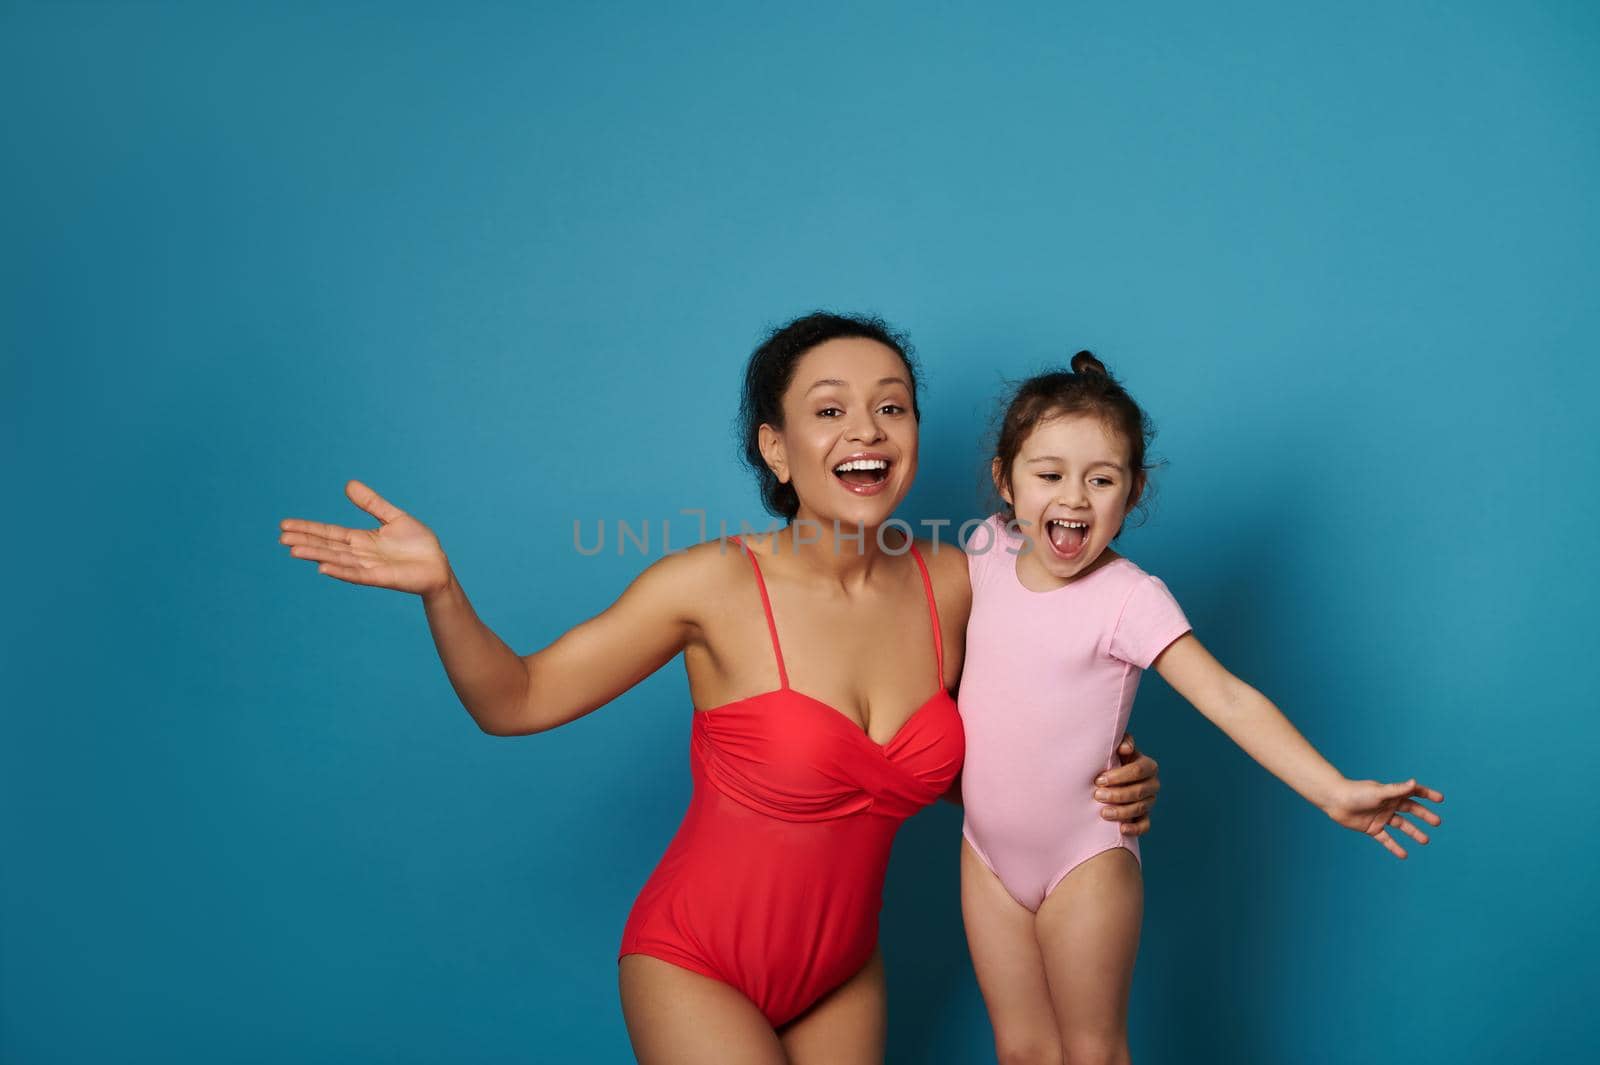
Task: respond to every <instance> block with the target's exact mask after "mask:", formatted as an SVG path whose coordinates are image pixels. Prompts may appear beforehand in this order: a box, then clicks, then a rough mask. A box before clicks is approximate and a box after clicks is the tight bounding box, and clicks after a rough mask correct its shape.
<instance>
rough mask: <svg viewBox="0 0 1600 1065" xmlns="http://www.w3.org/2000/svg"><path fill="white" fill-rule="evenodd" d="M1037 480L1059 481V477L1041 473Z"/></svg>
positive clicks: (1058, 475) (1053, 474)
mask: <svg viewBox="0 0 1600 1065" xmlns="http://www.w3.org/2000/svg"><path fill="white" fill-rule="evenodd" d="M1039 479H1040V480H1043V481H1059V480H1061V475H1060V474H1059V473H1041V474H1040V475H1039Z"/></svg>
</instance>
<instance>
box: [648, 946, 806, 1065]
mask: <svg viewBox="0 0 1600 1065" xmlns="http://www.w3.org/2000/svg"><path fill="white" fill-rule="evenodd" d="M617 983H618V986H619V988H620V990H621V992H622V1017H623V1020H624V1021H625V1022H626V1023H627V1025H628V1038H629V1039H630V1040H631V1041H632V1042H633V1054H634V1057H636V1058H638V1059H639V1065H703V1063H706V1062H716V1063H718V1065H721V1063H723V1062H726V1063H728V1065H788V1059H787V1058H786V1057H785V1055H784V1051H783V1045H782V1044H781V1043H780V1042H779V1041H778V1035H777V1033H776V1032H774V1031H773V1030H772V1026H771V1025H770V1024H768V1023H767V1019H766V1017H764V1016H762V1013H761V1011H760V1010H758V1009H756V1006H755V1003H753V1002H751V1001H750V1000H749V999H748V998H746V997H745V996H744V995H743V994H741V993H740V992H738V991H737V990H735V989H734V988H732V987H730V986H729V985H727V984H725V983H723V982H722V981H721V980H713V979H712V978H711V977H709V976H702V975H700V974H699V973H696V972H690V971H689V970H688V969H684V968H682V967H680V966H677V965H673V964H672V963H670V962H665V961H662V960H661V959H660V958H652V957H649V956H647V955H644V954H627V955H624V956H623V957H622V959H621V960H620V961H618V963H617Z"/></svg>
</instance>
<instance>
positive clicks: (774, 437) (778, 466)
mask: <svg viewBox="0 0 1600 1065" xmlns="http://www.w3.org/2000/svg"><path fill="white" fill-rule="evenodd" d="M756 446H758V447H759V448H760V449H761V457H762V458H764V459H766V460H767V469H769V470H771V471H772V475H773V476H774V477H776V478H777V479H778V483H779V484H788V483H789V456H788V454H787V453H785V451H784V449H783V437H781V436H779V435H778V430H776V429H774V428H773V427H772V426H770V425H768V424H767V423H766V422H762V423H761V427H760V428H759V429H757V430H756Z"/></svg>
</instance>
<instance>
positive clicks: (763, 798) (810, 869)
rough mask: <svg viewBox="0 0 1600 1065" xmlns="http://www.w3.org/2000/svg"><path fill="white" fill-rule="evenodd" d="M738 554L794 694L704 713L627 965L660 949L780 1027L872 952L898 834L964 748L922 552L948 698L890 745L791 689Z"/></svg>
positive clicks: (946, 783)
mask: <svg viewBox="0 0 1600 1065" xmlns="http://www.w3.org/2000/svg"><path fill="white" fill-rule="evenodd" d="M739 545H740V547H743V548H744V550H745V553H746V554H748V555H749V556H750V563H751V565H753V566H754V567H755V571H756V586H757V588H759V589H760V592H761V608H762V610H764V611H765V612H766V615H767V631H768V632H769V633H770V634H771V636H772V652H773V655H774V656H776V658H777V663H778V683H779V684H780V685H781V687H779V688H778V689H777V690H776V691H769V692H763V693H761V694H759V695H752V696H750V697H749V698H746V699H739V700H737V701H736V702H731V703H725V704H724V705H722V706H718V707H714V708H713V709H710V710H703V711H696V712H695V715H694V724H693V726H692V735H691V737H690V742H689V768H690V771H691V773H692V774H693V777H694V794H693V796H692V797H691V799H690V800H689V810H688V812H687V813H686V814H685V815H684V818H683V824H682V825H680V826H679V828H678V833H677V835H676V836H674V837H673V840H672V843H671V844H670V845H669V846H668V847H667V852H666V854H665V855H664V856H663V857H662V859H661V864H659V865H658V866H656V870H655V872H654V873H653V874H651V876H650V879H649V881H647V882H646V883H645V886H644V890H642V891H641V892H640V893H639V898H638V900H637V901H635V902H634V904H633V912H632V913H630V914H629V915H628V924H627V927H626V928H625V929H624V930H623V933H622V950H621V951H620V953H619V955H618V957H619V959H620V957H621V956H622V955H627V954H647V955H649V956H651V957H653V958H660V959H662V960H663V961H668V962H671V963H672V964H674V965H679V966H682V967H683V968H685V969H690V970H692V971H694V972H697V973H701V974H703V975H705V976H710V977H712V978H714V979H717V980H721V981H722V982H724V983H726V984H730V985H732V986H733V987H734V988H736V989H737V990H739V991H741V992H743V993H744V994H745V996H746V997H748V998H749V999H750V1001H752V1002H754V1003H755V1004H756V1007H757V1008H758V1009H760V1010H761V1012H762V1013H763V1014H765V1015H766V1018H767V1020H768V1021H769V1022H770V1023H771V1024H772V1026H773V1027H774V1028H776V1027H778V1026H780V1025H783V1024H787V1023H788V1022H789V1021H791V1020H793V1019H794V1018H796V1017H798V1016H799V1015H800V1014H801V1013H804V1012H805V1011H806V1010H807V1009H808V1008H810V1007H811V1005H812V1004H814V1003H815V1002H816V1001H817V1000H818V999H820V998H821V997H822V996H823V995H825V994H827V993H828V992H829V991H832V990H833V989H834V988H836V987H838V986H839V985H840V984H843V983H844V982H845V981H846V980H848V979H850V977H852V976H854V975H855V974H856V973H857V972H858V971H860V969H861V967H862V966H863V965H865V964H866V963H867V961H868V960H869V959H870V958H871V957H872V951H873V949H874V947H876V945H877V942H878V910H879V908H880V907H881V905H882V902H883V898H882V895H883V879H884V874H885V872H887V870H888V867H889V847H890V844H891V843H893V841H894V834H895V832H896V830H898V829H899V827H900V824H901V822H903V821H905V819H906V818H908V817H910V816H911V815H912V814H914V813H916V812H917V810H919V809H921V808H922V807H924V806H926V805H928V804H929V803H932V802H933V801H934V800H936V799H937V798H939V796H941V795H943V794H944V793H945V791H946V790H948V789H949V787H950V784H951V782H952V781H954V780H955V776H956V773H957V772H958V771H959V770H960V768H961V759H962V756H963V755H964V753H965V739H964V737H963V734H962V731H961V717H960V714H959V713H958V712H957V710H956V703H955V700H954V699H952V698H951V697H950V693H949V692H947V691H946V690H945V686H944V648H943V645H942V641H941V639H940V636H939V611H938V607H937V606H936V605H935V603H934V599H933V584H932V582H931V581H930V580H929V579H928V567H927V565H926V564H925V563H924V562H923V561H922V556H921V555H920V554H919V553H918V552H917V549H916V547H915V546H914V545H913V546H912V548H911V554H912V556H913V557H914V558H915V559H916V560H917V568H918V569H919V570H921V572H922V586H923V589H924V591H926V593H927V596H928V614H929V616H930V617H931V618H932V620H933V647H934V656H935V659H936V660H937V662H938V673H937V674H936V676H935V681H936V683H935V684H934V694H933V695H932V696H931V697H929V699H928V701H927V702H925V703H923V704H922V705H921V706H920V707H918V708H917V710H916V712H915V713H913V714H912V715H911V717H910V718H908V719H907V720H906V723H905V724H904V725H902V726H901V728H900V731H899V732H897V733H895V735H894V737H893V738H892V739H891V740H890V741H889V742H888V743H887V744H885V745H883V746H879V745H878V744H877V743H875V742H874V741H873V740H872V739H871V738H870V737H869V736H868V735H867V734H866V733H865V732H864V731H862V729H861V728H860V727H859V726H857V725H856V724H855V723H853V722H852V721H851V720H850V719H849V718H848V717H845V716H844V714H842V713H840V712H839V711H838V710H835V709H834V708H833V707H831V706H829V705H828V704H827V703H824V702H822V701H820V700H818V699H813V698H812V697H811V696H809V695H802V694H801V693H800V692H797V691H794V690H793V689H792V688H790V687H789V676H788V673H787V672H786V671H785V670H784V667H783V651H782V650H781V649H780V648H779V646H778V629H777V625H776V624H775V623H774V622H773V620H772V603H771V601H770V600H769V599H768V598H767V586H766V582H765V581H764V580H762V577H761V565H760V563H758V562H757V561H756V556H755V553H754V552H753V551H751V550H750V548H749V547H748V546H747V545H745V544H744V543H743V542H742V541H739Z"/></svg>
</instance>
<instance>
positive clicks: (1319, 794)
mask: <svg viewBox="0 0 1600 1065" xmlns="http://www.w3.org/2000/svg"><path fill="white" fill-rule="evenodd" d="M1349 786H1350V779H1349V778H1348V777H1345V776H1343V775H1342V774H1336V775H1335V776H1333V777H1332V778H1330V779H1329V780H1327V781H1326V782H1323V783H1321V784H1320V786H1319V787H1318V788H1317V789H1316V791H1315V793H1314V797H1313V798H1312V802H1314V803H1315V804H1316V807H1317V809H1319V810H1321V811H1322V812H1323V813H1325V814H1327V815H1328V816H1329V817H1333V816H1334V814H1335V811H1337V810H1341V809H1343V808H1344V807H1345V806H1346V805H1347V803H1346V801H1345V796H1346V795H1347V794H1348V788H1349Z"/></svg>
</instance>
